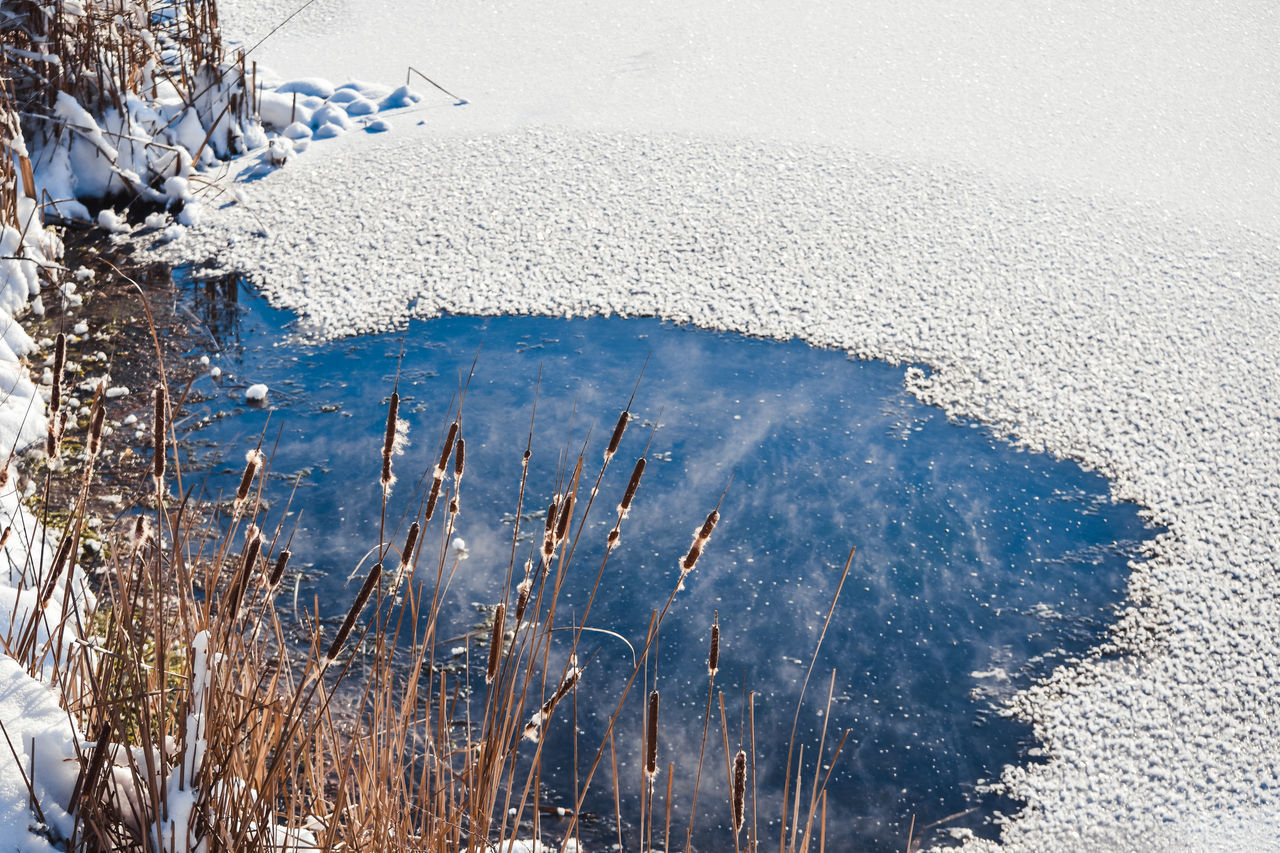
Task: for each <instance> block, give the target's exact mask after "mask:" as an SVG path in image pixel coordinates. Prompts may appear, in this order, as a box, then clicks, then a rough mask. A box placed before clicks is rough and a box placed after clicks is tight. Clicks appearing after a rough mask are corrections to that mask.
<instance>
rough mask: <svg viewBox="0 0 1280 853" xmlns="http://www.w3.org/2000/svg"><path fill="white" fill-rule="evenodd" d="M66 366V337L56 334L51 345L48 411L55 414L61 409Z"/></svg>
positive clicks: (62, 334) (62, 333)
mask: <svg viewBox="0 0 1280 853" xmlns="http://www.w3.org/2000/svg"><path fill="white" fill-rule="evenodd" d="M66 365H67V336H66V334H65V333H64V332H58V337H57V339H56V340H55V341H54V345H53V387H52V388H50V389H49V411H50V412H53V413H54V414H57V412H58V410H59V409H61V408H62V373H63V371H64V370H65V369H66Z"/></svg>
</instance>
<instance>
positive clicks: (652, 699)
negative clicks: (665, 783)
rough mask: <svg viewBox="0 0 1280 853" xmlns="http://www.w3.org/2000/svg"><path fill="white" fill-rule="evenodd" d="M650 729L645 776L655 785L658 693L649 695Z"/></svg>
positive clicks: (645, 743) (645, 756)
mask: <svg viewBox="0 0 1280 853" xmlns="http://www.w3.org/2000/svg"><path fill="white" fill-rule="evenodd" d="M648 723H649V725H648V728H647V729H646V731H645V739H644V775H645V776H647V777H648V778H649V784H650V785H652V784H653V780H654V777H655V776H657V775H658V691H657V690H655V691H653V692H652V693H650V694H649V717H648Z"/></svg>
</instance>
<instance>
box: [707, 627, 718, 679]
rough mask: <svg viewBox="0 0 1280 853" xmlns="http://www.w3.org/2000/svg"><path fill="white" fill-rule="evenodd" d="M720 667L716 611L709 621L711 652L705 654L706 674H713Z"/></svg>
mask: <svg viewBox="0 0 1280 853" xmlns="http://www.w3.org/2000/svg"><path fill="white" fill-rule="evenodd" d="M718 669H720V614H719V612H717V613H716V615H715V616H714V617H712V622H711V653H710V654H708V655H707V674H708V675H715V674H716V670H718Z"/></svg>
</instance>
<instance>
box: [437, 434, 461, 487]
mask: <svg viewBox="0 0 1280 853" xmlns="http://www.w3.org/2000/svg"><path fill="white" fill-rule="evenodd" d="M457 437H458V422H457V421H454V422H453V423H451V424H449V434H448V435H447V436H446V437H445V440H444V447H443V448H442V449H441V450H440V461H439V462H437V463H436V473H435V475H436V476H437V477H443V476H444V469H445V467H446V466H447V465H448V464H449V454H451V453H453V442H454V440H455V439H457Z"/></svg>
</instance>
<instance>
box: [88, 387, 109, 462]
mask: <svg viewBox="0 0 1280 853" xmlns="http://www.w3.org/2000/svg"><path fill="white" fill-rule="evenodd" d="M106 414H107V410H106V408H105V407H104V406H103V405H102V399H101V398H99V399H97V400H94V401H93V417H92V418H91V419H90V421H89V455H90V456H97V455H98V453H99V452H100V451H101V450H102V426H103V422H104V421H105V419H106Z"/></svg>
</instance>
